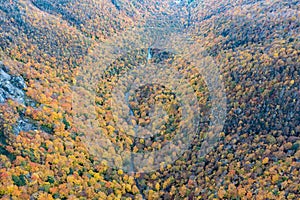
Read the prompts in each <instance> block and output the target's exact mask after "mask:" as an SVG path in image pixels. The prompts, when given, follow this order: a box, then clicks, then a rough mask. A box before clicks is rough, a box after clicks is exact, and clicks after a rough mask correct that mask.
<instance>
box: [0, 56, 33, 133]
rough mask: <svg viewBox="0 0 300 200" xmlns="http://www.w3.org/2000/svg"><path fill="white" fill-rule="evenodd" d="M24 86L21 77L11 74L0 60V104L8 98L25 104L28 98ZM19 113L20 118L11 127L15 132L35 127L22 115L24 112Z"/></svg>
mask: <svg viewBox="0 0 300 200" xmlns="http://www.w3.org/2000/svg"><path fill="white" fill-rule="evenodd" d="M26 87H27V86H26V83H25V81H24V79H23V77H22V76H13V75H11V74H10V73H9V68H8V67H7V66H5V65H4V64H3V63H2V62H1V61H0V104H3V103H5V102H6V101H7V100H8V99H12V100H14V101H16V102H18V103H20V104H23V105H25V104H27V102H28V100H27V98H26V94H25V91H24V89H25V88H26ZM19 114H20V118H19V120H18V121H17V123H16V124H15V126H14V128H13V131H14V133H15V134H19V133H20V132H21V131H30V130H36V129H37V127H36V126H35V125H34V124H33V123H32V122H30V121H31V120H30V119H27V118H25V117H24V113H19Z"/></svg>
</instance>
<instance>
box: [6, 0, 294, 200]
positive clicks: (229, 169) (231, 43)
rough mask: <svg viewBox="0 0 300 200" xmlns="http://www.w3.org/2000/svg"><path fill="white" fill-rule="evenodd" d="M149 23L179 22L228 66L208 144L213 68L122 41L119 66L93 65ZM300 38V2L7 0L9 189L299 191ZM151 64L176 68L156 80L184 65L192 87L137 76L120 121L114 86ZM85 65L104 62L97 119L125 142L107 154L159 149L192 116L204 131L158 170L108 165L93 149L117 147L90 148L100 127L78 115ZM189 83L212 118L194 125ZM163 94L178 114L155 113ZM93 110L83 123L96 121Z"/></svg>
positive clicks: (118, 195)
mask: <svg viewBox="0 0 300 200" xmlns="http://www.w3.org/2000/svg"><path fill="white" fill-rule="evenodd" d="M164 20H166V21H165V22H164ZM172 20H173V21H172ZM171 21H172V22H171ZM170 23H174V24H175V25H170ZM149 24H150V25H151V26H153V25H154V26H155V25H156V26H157V27H156V28H163V26H164V25H165V24H169V25H170V27H168V28H170V29H167V30H170V31H169V32H170V34H169V33H168V34H169V35H171V36H172V34H177V35H181V32H182V35H184V34H185V33H189V36H190V38H191V39H190V40H188V42H190V41H192V42H193V45H194V46H193V45H192V47H193V48H191V49H190V51H191V54H194V53H195V52H192V51H195V47H198V46H201V49H200V48H199V49H197V50H199V55H200V54H201V55H202V56H203V57H209V58H210V59H212V60H214V62H215V63H216V66H217V68H218V71H219V72H220V74H219V75H218V79H220V81H221V82H222V84H223V85H222V86H223V87H224V88H223V89H224V91H222V92H224V94H225V96H226V102H225V103H226V106H225V108H224V110H223V112H224V113H225V115H226V119H224V124H222V126H221V130H219V131H218V132H217V140H216V141H215V142H214V145H212V146H211V147H210V148H212V149H211V150H210V151H208V152H207V153H206V154H204V155H203V154H201V152H202V148H203V144H204V141H205V139H206V138H207V137H210V134H211V133H210V132H208V131H207V130H208V127H209V125H210V122H209V121H210V120H211V119H212V118H213V116H211V115H213V114H210V111H211V109H212V107H213V105H214V104H213V103H212V96H211V94H210V85H209V81H208V82H207V80H205V78H203V76H202V75H203V74H204V73H205V72H201V71H196V69H195V66H193V63H191V62H189V60H187V59H186V58H184V57H182V56H180V55H177V54H176V53H174V52H171V51H166V50H162V49H157V48H150V47H149V48H148V49H147V48H142V49H129V51H128V52H126V53H125V54H123V52H121V53H120V55H119V56H118V58H117V59H116V60H114V62H112V63H105V65H107V67H106V66H100V65H99V66H98V65H93V66H89V64H91V63H97V62H96V61H95V60H97V59H100V58H102V57H104V58H106V52H101V50H103V49H104V47H109V45H108V44H110V43H109V42H110V41H114V38H118V35H119V34H123V33H124V35H125V36H126V37H125V36H124V38H130V35H128V33H132V32H133V31H134V30H136V29H137V27H143V26H145V27H146V29H147V26H149ZM160 26H161V27H160ZM148 28H151V27H148ZM173 28H174V29H173ZM132 30H133V31H132ZM151 30H152V29H151ZM158 30H160V29H158ZM160 33H162V34H163V33H164V32H163V31H161V32H159V31H156V32H155V34H158V35H159V34H160ZM142 37H143V35H141V38H142ZM145 37H146V36H145ZM299 37H300V3H299V1H297V0H273V1H268V0H266V1H264V0H239V1H238V0H222V1H220V0H194V1H193V0H189V1H153V0H149V1H145V0H111V1H110V0H98V1H93V0H78V1H75V0H0V198H1V199H24V200H25V199H39V200H46V199H112V200H113V199H295V200H296V199H299V198H300V179H299V177H300V98H299V97H300V87H299V86H300V77H299V76H300V64H299V63H300V40H299V39H300V38H299ZM138 39H139V38H138V37H137V38H134V37H133V38H131V40H130V42H128V45H129V46H130V45H131V43H133V42H132V41H135V40H138ZM146 39H147V38H146ZM115 43H117V44H114V45H115V46H118V45H119V47H120V48H122V47H123V46H122V45H125V44H127V43H126V41H117V42H115ZM179 44H180V43H179ZM111 46H112V47H115V46H113V45H111ZM179 46H180V45H179ZM180 47H182V48H184V47H186V46H185V45H182V46H180ZM113 50H114V49H113ZM115 52H117V53H118V49H115ZM195 55H198V54H195ZM107 57H109V55H107ZM100 63H101V62H100ZM151 63H154V64H155V63H159V64H161V65H162V66H164V68H163V69H166V70H161V71H157V70H156V71H155V69H154V70H153V74H157V77H165V76H170V77H171V76H172V75H174V74H172V73H171V72H170V71H171V70H174V71H176V73H179V74H180V77H182V78H183V79H184V81H185V82H184V83H186V84H188V85H190V86H189V88H183V89H182V87H183V86H184V84H182V85H181V86H182V87H180V84H181V82H180V83H177V84H178V85H179V86H178V88H181V89H182V91H181V90H180V91H179V92H174V91H173V90H172V88H168V87H165V86H164V85H163V84H161V85H159V84H152V85H151V84H149V85H146V86H143V87H139V88H138V89H136V90H135V94H131V93H129V92H127V93H125V94H124V95H123V96H122V97H124V99H125V100H126V102H127V104H128V105H127V104H126V105H124V106H126V108H124V110H126V109H127V110H128V112H129V113H130V117H129V119H122V118H121V117H119V118H117V117H116V114H115V113H114V112H120V113H121V112H122V111H123V110H121V111H119V110H118V109H116V108H119V107H116V105H117V103H118V102H117V103H116V102H115V103H116V105H115V106H114V104H113V103H112V102H113V101H112V100H113V91H114V88H116V87H118V84H120V83H124V82H126V81H128V82H130V81H132V80H134V78H133V77H134V75H135V74H136V73H137V72H136V71H138V70H140V68H141V67H140V65H146V66H148V65H149V69H148V70H149V71H151V70H152V69H151V67H150V66H151ZM83 69H89V70H87V72H85V73H90V72H92V73H94V74H101V73H103V71H104V73H103V74H102V76H99V77H100V80H97V82H95V83H91V84H93V85H95V86H96V90H95V96H96V98H95V101H94V102H93V103H94V104H95V108H94V109H95V112H96V121H97V122H98V125H99V129H101V131H102V132H103V134H104V135H105V136H106V137H107V138H109V140H110V141H111V143H112V144H114V145H115V149H108V152H109V153H112V154H113V153H114V152H115V151H117V150H120V149H122V150H123V149H125V150H126V149H127V150H128V151H130V152H134V153H143V152H148V151H149V152H151V151H155V150H157V151H159V150H160V149H161V148H162V146H164V145H167V144H168V142H169V141H171V140H172V139H173V138H176V135H178V134H179V135H180V134H181V132H180V131H179V130H186V129H189V128H191V127H192V128H195V129H192V130H193V132H194V133H195V134H196V137H193V138H192V139H191V141H190V145H189V146H188V147H187V149H186V150H185V151H184V152H183V154H182V155H181V156H179V157H178V158H177V159H176V160H172V162H169V163H166V162H161V163H160V165H159V167H158V169H157V170H152V171H144V172H143V171H139V172H137V173H133V172H132V171H130V170H129V171H127V170H125V169H124V168H122V167H118V165H121V164H120V163H122V162H121V161H120V162H119V163H116V164H115V166H111V165H109V164H107V162H105V161H104V160H102V159H100V157H101V156H104V155H101V156H100V157H99V156H98V155H97V153H95V152H93V151H91V149H98V146H99V147H100V148H101V147H102V146H101V145H103V146H105V145H106V144H104V143H97V142H94V143H91V144H90V145H87V144H86V142H85V141H84V139H83V138H85V136H89V134H90V133H88V132H82V131H81V129H80V127H81V124H80V126H78V124H76V123H78V121H76V120H74V119H75V118H76V117H77V114H78V113H76V109H75V108H74V103H72V102H73V101H74V99H73V98H74V93H73V90H74V87H76V86H78V85H79V84H82V82H83V80H84V78H82V77H81V76H80V75H82V74H84V73H83V72H82V70H83ZM169 70H170V71H169ZM207 71H209V69H207ZM128 74H129V75H128ZM127 75H128V76H127ZM149 76H150V75H149ZM174 76H175V75H174ZM141 79H142V78H141ZM145 79H146V78H145ZM149 79H150V78H149ZM93 80H94V79H93ZM95 80H96V79H95ZM161 80H162V82H163V81H164V80H163V78H162V79H161ZM85 81H86V80H85ZM136 81H137V82H138V81H140V82H142V81H143V80H137V79H136ZM174 82H176V80H175V81H174ZM121 88H122V89H124V91H125V90H126V88H125V85H122V87H121ZM190 90H192V91H193V94H194V96H193V98H195V101H194V99H193V101H192V103H193V104H192V103H191V104H192V106H194V107H192V106H191V110H193V111H194V112H195V113H196V111H197V113H198V114H199V116H195V119H198V120H199V121H200V122H201V123H199V124H197V126H196V127H193V126H192V125H195V123H191V125H190V124H189V123H190V122H191V121H192V117H194V116H189V115H187V114H186V113H185V110H184V109H183V108H181V101H180V100H179V97H178V96H179V95H181V94H182V95H185V94H186V93H187V91H190ZM82 94H85V93H82ZM126 95H127V96H126ZM188 97H189V98H191V99H192V97H190V96H188ZM87 98H88V96H87ZM189 98H187V99H185V100H183V101H182V102H185V101H189V100H190V99H189ZM125 100H124V101H125ZM153 104H155V105H158V107H159V108H160V109H161V110H167V111H166V113H167V117H161V118H159V117H158V118H156V119H155V120H153V119H152V118H151V117H153V115H155V114H153V115H152V114H151V109H152V107H151V105H153ZM112 105H113V106H112ZM195 105H197V106H195ZM122 108H123V107H122ZM197 109H199V110H197ZM159 111H160V110H159V109H158V110H156V111H155V112H153V113H156V114H157V115H159V113H160V112H159ZM124 112H125V111H124ZM83 113H84V114H83V116H84V117H86V118H88V117H89V115H88V114H86V113H85V112H83ZM118 116H122V114H120V115H118ZM183 116H186V118H185V120H182V121H181V119H182V118H183ZM84 117H83V118H80V119H82V121H81V122H80V123H82V124H83V125H84V123H85V122H89V121H88V120H87V119H86V118H84ZM118 120H119V121H122V120H123V121H122V126H120V125H118ZM128 124H129V125H128ZM85 125H86V126H88V124H85ZM148 125H151V126H153V127H156V128H157V129H158V130H157V129H153V131H154V132H155V131H156V132H155V133H156V137H150V136H149V137H146V136H145V137H144V138H142V137H138V136H137V135H134V133H133V132H132V130H130V127H131V128H132V127H146V126H148ZM218 128H220V127H219V126H218V127H216V129H214V130H218ZM134 130H135V129H134ZM187 133H189V132H187ZM91 141H97V140H96V139H95V138H92V139H91ZM179 143H180V141H179ZM178 146H179V147H180V145H178ZM199 155H201V156H199ZM105 156H106V157H110V156H111V155H110V154H107V155H105ZM105 156H104V157H105ZM129 158H130V159H129V160H128V162H129V163H127V165H128V166H130V167H131V168H134V167H135V166H134V165H133V164H132V163H133V158H132V154H130V155H129ZM157 159H158V160H159V159H161V158H157ZM164 159H166V160H168V159H170V158H165V157H164ZM117 161H118V160H117ZM148 161H149V160H148ZM115 162H116V161H115ZM153 162H154V161H153ZM123 164H124V161H123ZM148 164H149V165H151V164H152V163H150V161H149V163H145V165H148ZM124 165H125V164H124ZM133 171H134V170H133Z"/></svg>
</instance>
